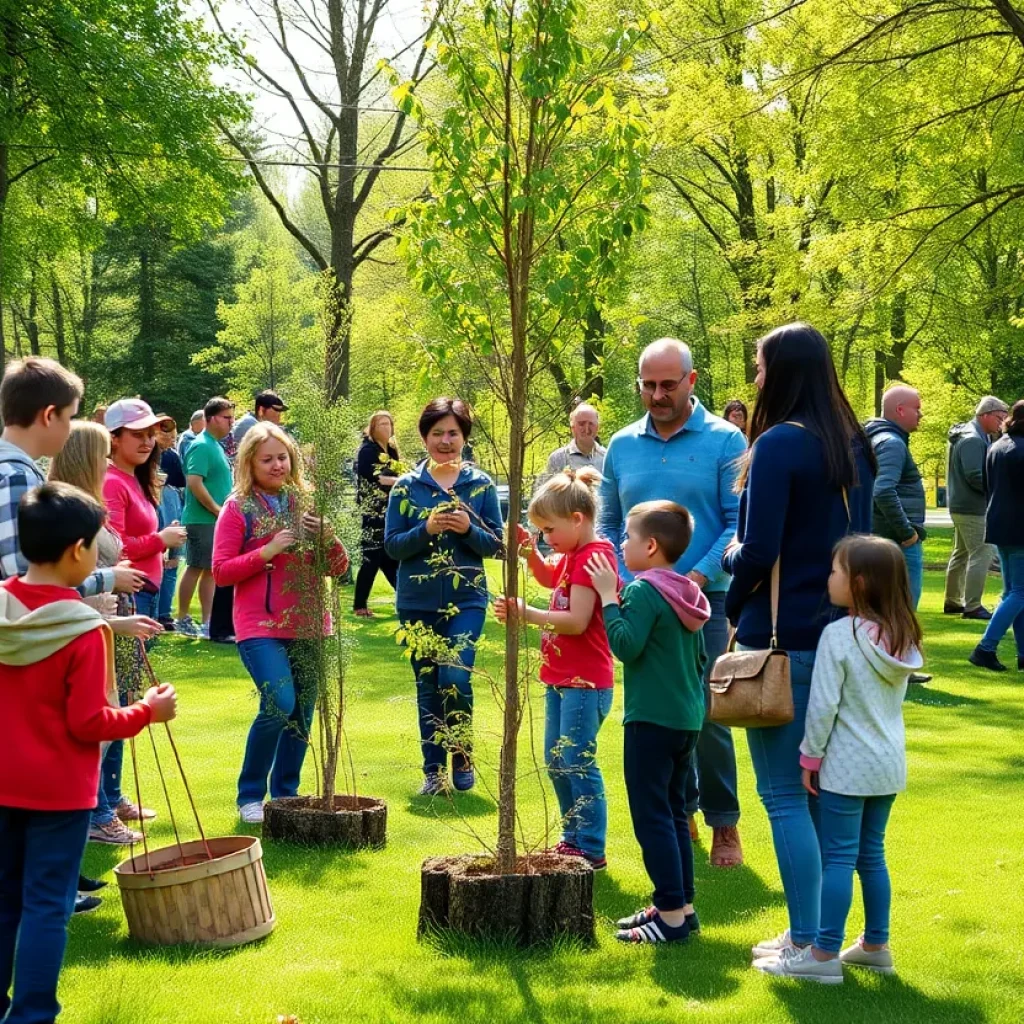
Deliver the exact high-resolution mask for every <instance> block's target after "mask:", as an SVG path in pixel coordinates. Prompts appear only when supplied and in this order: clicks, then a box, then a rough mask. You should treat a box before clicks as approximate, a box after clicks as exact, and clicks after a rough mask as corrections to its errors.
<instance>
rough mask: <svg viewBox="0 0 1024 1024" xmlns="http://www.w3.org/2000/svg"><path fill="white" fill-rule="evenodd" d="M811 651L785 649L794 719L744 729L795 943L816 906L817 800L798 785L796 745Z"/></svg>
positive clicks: (810, 935) (802, 939)
mask: <svg viewBox="0 0 1024 1024" xmlns="http://www.w3.org/2000/svg"><path fill="white" fill-rule="evenodd" d="M746 649H747V650H749V648H746ZM814 654H815V652H814V651H790V652H789V668H790V678H791V679H792V683H793V721H792V722H789V723H788V724H787V725H776V726H772V727H771V728H767V729H748V730H747V744H748V745H749V747H750V760H751V761H752V762H753V765H754V775H755V776H756V777H757V795H758V796H759V797H760V798H761V803H763V804H764V808H765V810H766V811H767V812H768V820H769V822H770V823H771V826H772V842H773V843H774V845H775V859H776V860H777V861H778V862H779V874H780V875H781V876H782V888H783V891H784V892H785V894H786V906H787V907H788V909H789V931H790V934H791V935H792V938H793V941H794V942H795V943H797V944H798V945H806V944H807V943H808V942H813V941H814V940H815V938H816V937H817V934H818V920H819V913H820V908H821V848H820V847H819V845H818V833H817V816H818V801H817V800H815V799H814V798H813V797H811V796H810V795H809V794H808V793H807V790H806V789H804V787H803V782H802V780H801V769H800V741H801V740H802V739H803V738H804V719H805V718H806V716H807V701H808V698H809V697H810V694H811V674H812V673H813V671H814Z"/></svg>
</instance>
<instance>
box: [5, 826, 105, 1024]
mask: <svg viewBox="0 0 1024 1024" xmlns="http://www.w3.org/2000/svg"><path fill="white" fill-rule="evenodd" d="M88 832H89V812H88V811H26V810H21V809H19V808H13V807H0V1017H2V1018H3V1020H4V1024H50V1022H52V1021H53V1019H54V1018H55V1017H56V1016H57V1014H58V1013H60V1003H58V1002H57V979H58V977H59V976H60V968H61V964H62V963H63V961H64V947H65V945H66V944H67V929H68V921H69V920H71V913H72V911H73V910H74V908H75V891H76V889H77V888H78V869H79V866H80V865H81V863H82V854H83V853H84V852H85V840H86V836H87V834H88ZM12 981H13V983H14V992H13V998H12V997H11V996H10V995H9V993H10V990H11V983H12ZM5 1011H6V1014H7V1015H6V1016H4V1012H5Z"/></svg>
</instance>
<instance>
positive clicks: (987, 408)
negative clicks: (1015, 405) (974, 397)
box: [974, 395, 1010, 416]
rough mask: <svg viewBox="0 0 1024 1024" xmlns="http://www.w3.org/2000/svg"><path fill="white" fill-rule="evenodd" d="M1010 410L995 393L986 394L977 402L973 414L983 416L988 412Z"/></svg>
mask: <svg viewBox="0 0 1024 1024" xmlns="http://www.w3.org/2000/svg"><path fill="white" fill-rule="evenodd" d="M1009 411H1010V407H1009V406H1008V405H1007V404H1006V403H1005V402H1004V401H1003V400H1002V399H1001V398H996V396H995V395H986V396H985V397H984V398H983V399H982V400H981V401H980V402H979V403H978V408H977V409H975V410H974V415H975V416H984V415H985V413H988V412H1006V413H1008V412H1009Z"/></svg>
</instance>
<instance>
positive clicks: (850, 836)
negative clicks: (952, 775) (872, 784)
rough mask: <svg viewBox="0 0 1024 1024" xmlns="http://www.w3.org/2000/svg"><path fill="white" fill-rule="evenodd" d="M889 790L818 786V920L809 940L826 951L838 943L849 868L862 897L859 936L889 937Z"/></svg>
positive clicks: (880, 941) (881, 940) (848, 895)
mask: <svg viewBox="0 0 1024 1024" xmlns="http://www.w3.org/2000/svg"><path fill="white" fill-rule="evenodd" d="M895 799H896V797H895V796H866V797H865V796H843V795H842V794H840V793H829V792H827V791H826V790H824V789H823V790H821V795H820V796H819V798H818V813H819V826H818V827H819V831H820V833H821V861H822V868H821V871H822V873H821V924H820V925H819V926H818V937H817V938H816V939H815V942H814V944H815V945H816V946H817V947H818V948H819V949H824V950H826V951H827V952H829V953H838V952H839V951H840V950H841V949H842V948H843V934H844V932H845V930H846V918H847V915H848V914H849V913H850V904H851V903H852V902H853V872H854V869H856V871H857V875H858V876H859V877H860V887H861V893H862V894H863V897H864V941H865V942H867V943H869V944H877V945H884V944H885V943H887V942H888V941H889V906H890V904H891V902H892V888H891V886H890V884H889V869H888V868H887V867H886V864H885V826H886V824H887V823H888V821H889V812H890V811H891V810H892V805H893V801H894V800H895Z"/></svg>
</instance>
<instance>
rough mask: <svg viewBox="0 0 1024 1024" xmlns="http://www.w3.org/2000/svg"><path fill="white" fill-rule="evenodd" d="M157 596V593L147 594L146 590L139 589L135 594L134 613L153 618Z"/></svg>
mask: <svg viewBox="0 0 1024 1024" xmlns="http://www.w3.org/2000/svg"><path fill="white" fill-rule="evenodd" d="M157 596H158V595H157V594H147V593H146V591H144V590H140V591H139V592H138V593H137V594H136V595H135V613H136V614H137V615H148V616H149V617H150V618H153V617H154V615H155V614H156V601H157Z"/></svg>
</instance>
